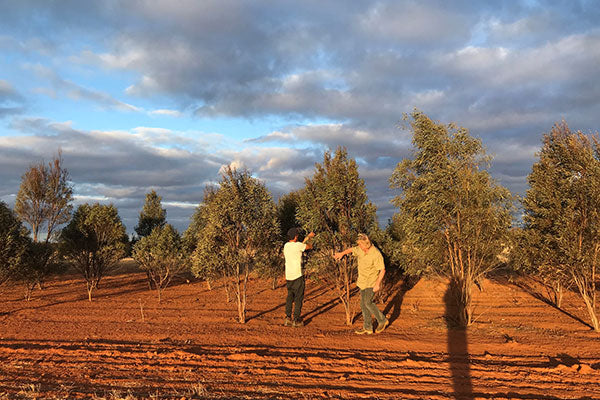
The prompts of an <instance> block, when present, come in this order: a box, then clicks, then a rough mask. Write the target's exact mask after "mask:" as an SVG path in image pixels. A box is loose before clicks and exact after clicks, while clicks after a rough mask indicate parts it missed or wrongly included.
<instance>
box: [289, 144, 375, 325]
mask: <svg viewBox="0 0 600 400" xmlns="http://www.w3.org/2000/svg"><path fill="white" fill-rule="evenodd" d="M315 168H316V171H315V173H314V175H313V177H312V179H308V178H307V179H306V186H305V187H304V189H303V190H302V192H301V201H300V202H299V207H298V211H297V214H296V218H297V219H298V221H300V223H301V225H302V227H303V228H304V229H305V230H306V231H309V232H310V231H313V232H318V234H317V236H316V237H315V239H314V251H313V253H312V254H311V256H310V257H309V259H308V263H307V268H309V269H311V270H313V271H315V272H316V274H317V276H318V277H319V278H322V279H324V280H325V281H326V282H328V283H329V284H330V285H332V286H333V287H334V289H335V292H336V294H337V296H338V297H339V299H340V301H341V302H342V304H343V306H344V310H345V312H346V324H348V325H351V324H352V318H353V316H354V310H353V308H352V305H351V302H350V297H351V285H352V283H353V282H354V281H355V280H356V265H355V264H356V261H355V260H354V258H350V257H344V258H343V259H342V260H340V261H335V260H334V259H333V252H337V251H341V250H344V249H346V248H348V247H351V246H354V245H355V243H356V237H357V235H358V233H361V232H363V233H369V234H370V233H371V231H373V230H375V229H376V228H377V219H376V215H375V212H376V209H375V206H374V205H373V204H371V203H370V202H369V201H368V198H367V192H366V189H365V184H364V181H363V180H362V179H361V178H360V177H359V175H358V166H357V164H356V161H354V160H353V159H351V158H348V153H347V151H346V149H345V148H342V147H340V148H338V149H337V150H336V151H335V154H334V155H333V156H332V155H331V153H330V152H329V151H328V152H325V155H324V157H323V164H316V166H315Z"/></svg>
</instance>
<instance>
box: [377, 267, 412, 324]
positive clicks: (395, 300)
mask: <svg viewBox="0 0 600 400" xmlns="http://www.w3.org/2000/svg"><path fill="white" fill-rule="evenodd" d="M420 280H421V276H420V275H405V276H404V279H403V280H402V284H401V285H400V287H399V288H398V290H396V293H395V294H394V297H392V299H391V300H390V301H388V302H387V305H386V306H385V309H384V310H383V314H384V315H388V313H390V312H391V314H389V316H388V317H387V318H388V320H389V321H390V325H392V324H393V323H394V321H396V320H397V319H398V317H399V316H400V313H401V311H402V303H403V302H404V296H405V295H406V293H407V292H408V291H409V290H411V289H412V288H414V287H415V286H416V285H417V283H418V282H419V281H420Z"/></svg>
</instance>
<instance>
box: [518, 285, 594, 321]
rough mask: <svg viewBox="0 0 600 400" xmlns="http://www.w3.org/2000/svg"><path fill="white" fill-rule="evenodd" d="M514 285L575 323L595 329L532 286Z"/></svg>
mask: <svg viewBox="0 0 600 400" xmlns="http://www.w3.org/2000/svg"><path fill="white" fill-rule="evenodd" d="M512 284H513V285H514V286H516V287H518V288H519V289H521V290H523V291H524V292H525V293H527V294H529V295H530V296H531V297H533V298H535V299H537V300H539V301H541V302H542V303H545V304H547V305H549V306H550V307H552V308H554V309H555V310H557V311H560V312H561V313H563V314H565V315H566V316H568V317H570V318H572V319H574V320H575V321H577V322H579V323H580V324H582V325H585V326H587V327H588V328H590V329H594V327H593V326H592V325H590V324H589V323H587V322H585V321H584V320H582V319H581V318H579V317H578V316H576V315H574V314H571V313H570V312H568V311H566V310H564V309H562V308H560V307H558V306H557V305H556V304H554V302H552V301H551V300H550V299H548V298H547V297H545V296H544V295H543V294H542V293H539V292H538V291H537V290H535V289H534V288H532V287H531V286H530V285H528V284H526V283H524V282H512Z"/></svg>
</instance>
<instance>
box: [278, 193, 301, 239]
mask: <svg viewBox="0 0 600 400" xmlns="http://www.w3.org/2000/svg"><path fill="white" fill-rule="evenodd" d="M301 201H302V191H301V190H296V191H293V192H290V193H287V194H284V195H283V196H281V197H280V198H279V200H278V201H277V219H278V220H279V226H280V227H281V239H282V240H283V241H286V242H287V231H288V230H289V229H290V228H294V227H297V226H299V225H300V221H298V219H297V218H296V213H297V211H298V208H299V207H300V202H301Z"/></svg>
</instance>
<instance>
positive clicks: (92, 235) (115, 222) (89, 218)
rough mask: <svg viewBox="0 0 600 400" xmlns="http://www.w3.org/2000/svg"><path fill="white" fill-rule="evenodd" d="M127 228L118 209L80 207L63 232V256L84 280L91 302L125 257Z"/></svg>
mask: <svg viewBox="0 0 600 400" xmlns="http://www.w3.org/2000/svg"><path fill="white" fill-rule="evenodd" d="M124 237H125V227H124V226H123V224H122V223H121V218H119V214H118V212H117V209H116V208H115V206H113V205H112V204H111V205H101V204H98V203H96V204H93V205H90V204H82V205H80V206H79V207H78V208H77V210H76V211H75V214H74V215H73V219H72V220H71V222H69V224H68V225H67V226H66V227H65V228H64V229H63V230H62V233H61V238H60V239H61V243H60V244H61V252H62V254H63V255H64V257H65V258H66V259H67V260H68V261H69V262H71V263H72V265H73V266H74V267H75V269H77V270H78V271H79V272H80V273H81V274H82V275H83V277H84V279H85V281H86V286H87V292H88V300H89V301H92V291H93V290H94V289H96V288H97V287H98V283H100V280H101V279H102V277H103V276H104V275H105V274H106V273H107V272H109V271H110V270H111V269H112V268H114V267H115V266H116V265H117V263H118V261H119V260H120V259H121V257H122V256H123V254H124V248H125V243H124V241H123V238H124Z"/></svg>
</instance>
